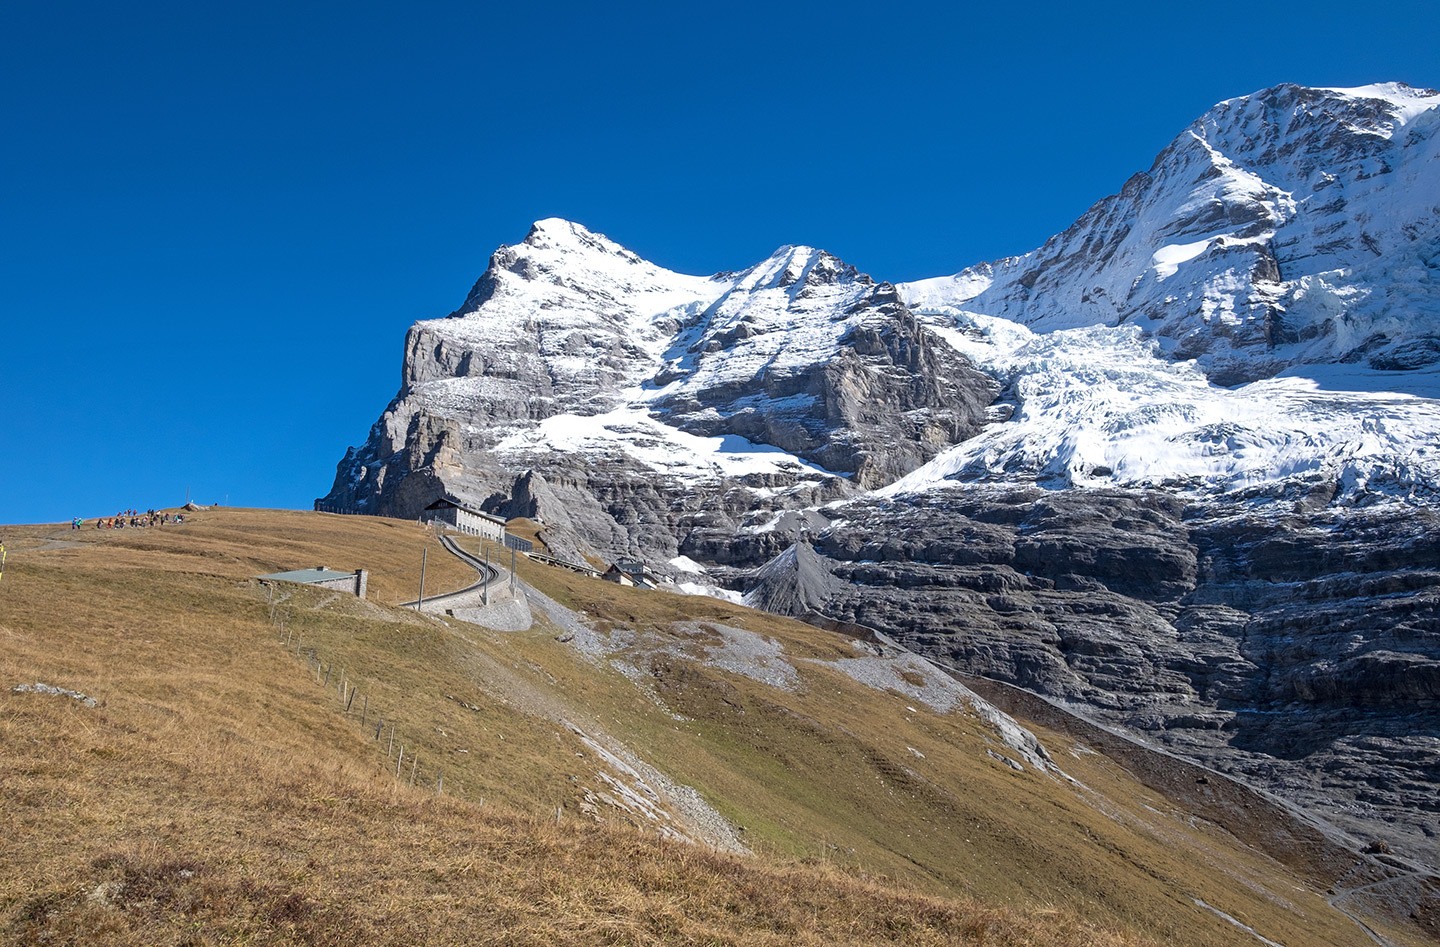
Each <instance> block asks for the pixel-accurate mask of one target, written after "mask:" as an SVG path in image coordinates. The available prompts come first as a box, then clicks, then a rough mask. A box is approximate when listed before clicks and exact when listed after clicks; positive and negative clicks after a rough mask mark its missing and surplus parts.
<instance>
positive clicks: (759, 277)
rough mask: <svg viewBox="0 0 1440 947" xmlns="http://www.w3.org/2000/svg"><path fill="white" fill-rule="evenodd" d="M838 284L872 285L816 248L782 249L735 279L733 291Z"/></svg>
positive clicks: (785, 247)
mask: <svg viewBox="0 0 1440 947" xmlns="http://www.w3.org/2000/svg"><path fill="white" fill-rule="evenodd" d="M840 283H858V284H861V285H866V286H869V285H872V284H873V283H874V280H872V279H871V278H870V277H869V276H867V275H866V274H864V273H861V272H860V271H859V270H858V269H856V268H855V267H854V266H851V265H850V264H849V263H846V262H844V261H843V260H841V259H839V258H837V257H835V256H834V255H832V254H830V253H828V252H826V251H824V250H817V249H816V248H815V247H804V246H784V247H781V248H780V249H778V250H776V251H775V252H774V253H772V254H770V256H769V257H768V258H766V259H764V260H762V261H761V262H759V263H757V264H755V265H754V266H752V267H750V268H749V269H747V270H742V271H741V272H740V273H739V274H737V275H736V277H735V288H736V289H738V290H742V291H745V292H752V291H754V290H759V289H785V288H788V287H791V286H797V287H799V288H800V289H804V288H805V287H811V286H834V285H837V284H840Z"/></svg>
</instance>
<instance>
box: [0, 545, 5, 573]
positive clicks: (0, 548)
mask: <svg viewBox="0 0 1440 947" xmlns="http://www.w3.org/2000/svg"><path fill="white" fill-rule="evenodd" d="M3 578H5V544H4V543H0V579H3Z"/></svg>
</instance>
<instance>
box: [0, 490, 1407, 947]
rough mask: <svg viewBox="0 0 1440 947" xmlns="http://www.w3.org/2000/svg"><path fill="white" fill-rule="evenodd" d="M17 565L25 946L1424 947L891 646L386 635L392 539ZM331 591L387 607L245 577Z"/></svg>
mask: <svg viewBox="0 0 1440 947" xmlns="http://www.w3.org/2000/svg"><path fill="white" fill-rule="evenodd" d="M6 536H7V539H8V540H10V544H11V546H12V549H15V550H17V552H16V554H15V555H13V556H12V558H11V560H10V567H9V568H7V571H6V576H5V582H6V585H5V594H6V599H5V601H6V610H5V612H4V614H3V618H0V637H3V639H4V640H5V641H6V642H7V647H6V648H5V649H3V650H0V680H3V681H4V687H3V688H0V711H3V712H0V735H3V737H4V739H0V760H3V762H4V765H3V766H0V800H3V802H4V811H5V813H6V819H5V821H4V823H3V828H0V832H3V833H4V834H5V838H6V851H7V856H8V857H7V858H6V859H4V861H3V863H0V939H5V940H7V941H13V942H16V943H38V942H72V943H91V942H100V941H103V942H106V943H156V942H169V941H176V940H182V939H186V938H189V939H197V940H213V941H217V942H222V941H243V940H263V941H265V942H267V943H268V942H276V943H290V942H294V943H346V942H349V941H351V940H353V939H355V938H356V937H357V936H358V937H361V938H363V939H364V940H366V941H372V942H375V943H419V942H427V943H434V942H487V941H493V942H505V943H536V944H540V943H594V942H595V941H596V940H614V941H617V942H627V943H646V944H658V943H673V942H686V941H697V942H719V943H760V944H779V943H809V944H821V943H895V942H900V943H929V944H933V943H986V944H996V943H999V944H1017V945H1019V944H1030V945H1037V947H1043V945H1047V944H1057V945H1058V944H1081V943H1083V944H1117V945H1120V944H1134V943H1145V942H1164V943H1171V944H1178V945H1191V944H1193V945H1201V944H1205V945H1211V944H1235V945H1244V944H1251V943H1254V942H1255V936H1256V935H1257V934H1258V935H1259V936H1262V937H1268V938H1269V939H1270V940H1272V941H1273V942H1279V943H1294V944H1298V943H1305V944H1316V945H1325V944H1334V945H1361V944H1369V943H1372V941H1371V940H1370V939H1369V937H1368V936H1367V934H1366V933H1365V930H1364V929H1363V928H1362V927H1361V926H1359V924H1357V923H1356V922H1355V921H1354V920H1353V919H1352V918H1351V917H1350V916H1347V914H1346V913H1344V911H1350V912H1352V913H1353V914H1355V915H1356V916H1357V917H1359V918H1361V919H1362V920H1363V922H1364V923H1365V924H1366V925H1369V926H1371V927H1373V928H1374V929H1376V930H1378V931H1380V932H1381V933H1382V934H1383V935H1384V936H1386V937H1387V938H1389V939H1390V940H1391V942H1392V943H1395V944H1418V943H1423V942H1424V939H1425V937H1426V933H1425V931H1424V929H1423V928H1421V927H1418V926H1417V925H1416V924H1415V923H1414V921H1413V920H1411V919H1409V918H1408V917H1407V913H1408V912H1410V911H1423V910H1426V907H1425V906H1426V904H1428V903H1429V902H1428V901H1427V898H1432V897H1433V896H1434V892H1431V893H1429V894H1427V892H1426V891H1425V889H1424V888H1423V884H1424V881H1423V879H1418V878H1417V876H1415V875H1414V874H1413V873H1411V872H1409V871H1407V870H1406V869H1405V868H1404V867H1403V865H1402V864H1401V863H1399V862H1398V861H1396V860H1394V859H1386V858H1383V857H1376V856H1373V855H1364V854H1361V853H1358V852H1356V851H1353V850H1350V849H1347V848H1346V846H1345V845H1344V844H1343V843H1342V842H1341V841H1337V840H1336V839H1335V838H1333V837H1331V836H1328V835H1327V834H1326V833H1325V832H1324V831H1322V830H1321V829H1320V828H1319V827H1317V826H1315V825H1312V824H1310V823H1308V822H1306V821H1305V820H1303V819H1299V818H1296V817H1294V815H1293V814H1292V813H1290V812H1288V811H1287V810H1286V809H1285V807H1284V806H1283V805H1280V804H1278V803H1277V802H1276V801H1274V800H1270V799H1266V798H1265V797H1263V796H1260V795H1257V794H1254V793H1246V792H1244V791H1243V790H1242V789H1241V788H1240V787H1236V786H1233V785H1231V784H1229V783H1228V781H1226V780H1224V779H1223V778H1222V777H1220V776H1219V775H1217V774H1213V773H1211V774H1208V776H1204V775H1200V774H1199V771H1193V770H1189V769H1186V768H1184V767H1180V766H1178V765H1177V766H1176V767H1175V771H1176V774H1177V776H1178V780H1177V785H1178V786H1180V788H1182V789H1183V788H1185V786H1184V784H1189V786H1190V787H1193V791H1192V793H1191V794H1190V796H1193V802H1194V805H1193V807H1192V799H1191V797H1190V796H1187V795H1186V794H1182V793H1175V794H1172V795H1169V796H1167V795H1165V794H1163V793H1160V792H1157V791H1155V790H1154V789H1152V788H1150V787H1149V786H1148V785H1146V784H1142V783H1141V782H1139V781H1137V780H1136V779H1135V778H1133V777H1132V776H1131V775H1130V774H1129V772H1128V771H1127V768H1126V767H1123V766H1119V765H1116V764H1115V763H1113V762H1111V761H1110V760H1108V759H1106V758H1105V757H1104V756H1102V755H1100V754H1099V753H1097V752H1095V750H1094V749H1093V748H1092V746H1091V744H1092V743H1093V742H1094V741H1093V740H1092V739H1090V738H1075V737H1062V736H1060V735H1058V734H1055V733H1051V732H1049V731H1046V730H1039V731H1036V732H1034V733H1029V732H1026V731H1025V730H1024V729H1022V728H1021V727H1020V726H1018V725H1017V724H1016V723H1015V722H1014V721H1012V720H1009V719H1008V718H1005V717H1004V716H1003V715H1000V714H998V713H996V712H995V711H994V710H993V709H992V708H991V707H989V706H988V705H987V704H986V703H985V702H984V701H981V700H979V699H977V698H976V697H975V696H974V695H973V694H972V693H970V692H969V691H967V690H966V689H965V688H964V687H962V686H960V685H958V684H957V683H955V682H954V681H952V680H950V679H948V678H947V677H946V676H945V675H944V674H942V673H940V672H939V671H938V670H937V669H936V668H935V667H934V666H933V665H931V664H929V663H928V662H926V661H924V660H922V659H920V658H918V657H916V656H915V655H913V654H909V653H907V652H905V651H904V650H903V649H900V648H898V647H896V646H894V645H893V644H889V643H886V642H884V641H880V640H864V639H852V638H847V637H844V636H838V635H834V634H831V633H827V632H822V631H820V630H818V629H815V628H812V627H810V626H808V625H804V624H800V623H798V622H793V621H790V620H786V619H782V618H779V617H776V616H773V615H767V614H763V613H758V612H754V611H750V610H748V609H745V608H742V607H739V606H735V605H732V604H729V603H724V602H719V601H716V600H714V599H710V598H705V597H695V596H679V595H671V594H666V593H663V592H650V593H646V592H641V591H638V590H633V589H623V588H620V587H617V586H614V585H611V584H609V583H605V582H601V581H599V580H594V579H589V578H585V577H582V576H578V575H574V574H572V573H570V572H567V571H564V570H561V569H554V568H550V567H545V566H541V565H538V564H532V563H527V562H525V561H524V560H523V559H522V560H521V575H522V579H523V582H524V587H525V592H526V600H527V602H528V604H529V609H530V611H531V612H532V615H533V624H532V625H531V626H530V627H529V628H528V629H526V630H508V631H504V632H492V631H490V630H488V629H486V628H484V627H480V626H476V625H472V624H468V623H465V622H462V621H457V620H454V619H453V618H450V617H449V616H446V615H445V614H444V613H443V610H442V611H438V612H437V613H433V614H418V613H416V612H415V611H414V610H412V609H409V608H398V607H395V606H393V604H391V602H392V600H393V599H395V598H399V597H403V596H404V595H406V594H408V592H407V591H406V590H408V589H409V588H410V587H413V584H414V582H415V580H416V579H417V577H418V576H417V571H418V568H419V563H420V550H421V548H422V547H423V546H424V544H425V543H426V542H427V541H429V542H430V543H431V544H432V546H433V537H431V536H430V535H429V534H428V532H427V531H426V530H424V529H422V528H421V527H419V526H417V525H416V524H414V523H413V522H403V521H396V520H384V519H378V518H372V517H333V516H322V515H317V514H303V513H276V512H269V511H251V510H223V511H208V512H204V513H200V514H196V515H195V516H194V517H192V518H191V519H190V521H189V522H187V524H186V525H185V526H183V527H177V528H175V529H173V530H167V531H164V532H161V531H144V530H135V531H124V532H121V533H108V532H107V533H97V532H93V531H90V532H85V533H83V534H80V535H76V534H72V533H71V532H70V531H69V530H68V529H61V530H58V531H50V530H46V531H34V532H33V534H31V535H28V536H17V534H16V532H15V531H12V530H10V529H7V530H6ZM432 551H433V550H432ZM317 559H319V560H321V561H327V562H331V563H335V564H345V565H349V564H368V565H372V566H373V567H374V568H375V570H376V578H377V580H379V581H377V584H376V587H375V588H376V598H377V599H378V600H375V599H372V600H370V601H358V600H356V599H353V598H351V597H349V596H346V595H340V594H336V593H333V592H330V591H327V590H320V589H307V588H303V587H290V586H283V585H281V586H273V587H266V586H265V585H262V584H260V583H257V582H256V581H255V580H254V579H253V576H254V575H255V574H256V573H259V572H268V571H271V570H272V569H274V568H275V567H276V565H277V564H295V563H296V561H297V560H298V561H299V562H311V561H315V560H317ZM430 562H431V565H432V567H434V566H440V565H443V564H444V562H445V560H444V559H437V557H436V556H433V555H432V556H431V557H430ZM450 581H451V582H452V583H455V584H458V582H459V581H463V580H457V579H456V577H455V576H454V575H453V574H452V575H451V576H450ZM35 681H43V682H46V683H49V684H53V685H56V686H58V687H59V688H64V689H67V690H73V691H77V692H84V694H86V695H88V697H89V698H90V701H89V702H81V701H79V700H75V699H73V698H71V697H69V696H67V695H66V694H65V693H64V692H63V691H62V692H50V693H47V692H44V691H37V690H34V689H30V688H29V687H28V686H27V687H20V688H14V684H15V683H17V682H18V683H21V684H24V685H29V684H31V683H32V682H35ZM357 694H358V696H357ZM377 719H378V720H379V721H381V723H380V724H378V725H377ZM382 736H383V738H382ZM1127 765H1128V764H1127ZM1197 775H1198V776H1199V777H1200V779H1203V780H1204V782H1203V783H1202V782H1198V781H1197ZM397 776H398V778H397ZM1207 799H1208V800H1209V802H1208V803H1207V801H1206V800H1207ZM1217 801H1218V802H1220V803H1223V804H1219V805H1216V804H1214V803H1216V802H1217ZM681 838H688V839H692V840H697V841H708V842H709V843H710V844H711V846H714V848H713V849H712V848H711V847H709V846H703V845H698V844H675V840H677V839H681ZM667 840H668V841H667ZM737 848H738V849H745V850H748V851H749V852H750V853H751V854H746V855H739V856H737V855H734V854H726V853H725V849H731V850H734V849H737ZM714 849H720V850H719V851H716V850H714ZM1330 889H1333V890H1330ZM1331 899H1336V900H1337V902H1338V907H1337V906H1333V905H1332V904H1331V903H1330V901H1331ZM1341 908H1343V909H1344V910H1343V911H1342V910H1341ZM1252 932H1253V933H1252Z"/></svg>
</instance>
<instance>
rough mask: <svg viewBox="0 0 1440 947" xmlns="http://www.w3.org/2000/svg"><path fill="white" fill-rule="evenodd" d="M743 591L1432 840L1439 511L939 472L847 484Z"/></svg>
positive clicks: (1418, 845) (1439, 713)
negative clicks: (835, 503) (888, 486)
mask: <svg viewBox="0 0 1440 947" xmlns="http://www.w3.org/2000/svg"><path fill="white" fill-rule="evenodd" d="M834 512H836V513H838V514H840V515H843V516H844V519H843V520H838V521H836V522H834V523H833V524H831V525H830V526H828V527H826V528H825V529H823V530H820V531H818V532H815V533H813V534H812V535H811V536H810V537H809V542H808V543H806V544H801V545H797V546H796V547H793V548H792V549H791V550H787V551H786V553H784V554H783V555H781V556H778V557H776V558H775V559H774V560H773V561H772V562H770V563H769V564H767V565H766V566H765V567H764V568H763V569H761V570H759V571H758V572H756V573H755V575H754V579H753V584H752V586H751V589H750V592H749V596H748V599H747V600H748V601H749V602H750V603H751V604H754V605H756V606H759V607H767V608H771V609H775V610H780V611H784V612H786V613H788V614H794V615H812V616H813V615H816V614H819V615H823V616H825V617H827V618H830V619H834V620H838V621H843V622H851V623H855V624H860V625H864V626H868V627H872V628H875V629H878V630H881V631H884V632H887V633H889V634H891V635H893V636H895V637H897V638H899V639H901V640H902V641H903V642H904V643H905V644H906V645H907V646H909V647H910V648H912V649H913V650H917V651H920V652H922V653H924V654H926V655H927V656H930V657H932V658H935V659H937V660H940V661H942V662H945V663H948V664H950V665H951V666H953V667H956V668H960V669H964V670H966V671H967V672H970V673H978V674H982V675H985V676H987V677H993V678H996V679H999V680H1003V681H1006V682H1009V683H1014V684H1019V685H1021V686H1023V687H1027V688H1030V689H1032V690H1036V691H1039V692H1041V693H1044V694H1048V695H1051V696H1053V697H1056V698H1060V699H1062V700H1064V701H1066V702H1068V703H1070V704H1072V705H1075V706H1077V707H1081V708H1083V709H1084V710H1083V712H1084V713H1085V714H1086V715H1088V716H1092V717H1095V718H1097V719H1099V720H1101V721H1103V722H1105V723H1108V724H1112V725H1119V726H1123V727H1126V728H1128V729H1130V730H1131V731H1132V732H1138V733H1140V734H1141V735H1143V736H1144V737H1145V738H1146V739H1148V740H1150V741H1152V742H1154V743H1157V744H1159V745H1162V746H1164V747H1166V748H1168V749H1171V750H1175V751H1178V752H1181V753H1184V754H1187V755H1191V756H1196V757H1199V758H1202V759H1205V760H1207V761H1209V762H1210V763H1211V764H1212V765H1216V766H1218V767H1220V768H1222V769H1224V770H1226V771H1228V772H1232V773H1235V774H1237V775H1243V776H1246V777H1249V778H1250V779H1251V780H1253V781H1256V782H1258V783H1260V784H1262V785H1265V786H1269V787H1271V788H1278V789H1283V791H1284V794H1285V795H1286V797H1287V798H1292V799H1297V800H1303V802H1304V803H1305V804H1307V805H1309V806H1311V807H1314V808H1317V809H1319V810H1322V811H1324V812H1326V813H1327V815H1329V817H1330V818H1331V819H1332V820H1334V821H1336V822H1338V823H1340V824H1342V825H1344V826H1346V827H1347V828H1349V829H1351V830H1352V831H1354V832H1356V833H1359V834H1361V835H1362V836H1366V837H1381V838H1385V839H1387V840H1388V841H1389V842H1390V843H1391V844H1395V845H1399V846H1402V847H1404V848H1406V849H1407V850H1409V851H1412V852H1423V853H1425V854H1426V856H1427V857H1429V858H1432V859H1433V858H1434V857H1435V856H1436V855H1437V854H1440V839H1437V837H1436V834H1435V833H1436V828H1435V826H1436V818H1437V813H1440V795H1437V793H1436V791H1435V790H1436V786H1437V785H1440V660H1437V659H1440V512H1437V511H1436V510H1434V509H1424V510H1414V511H1411V512H1410V515H1409V516H1408V517H1406V518H1405V519H1404V520H1397V518H1396V516H1395V511H1394V510H1393V509H1377V510H1362V511H1354V510H1351V511H1337V510H1334V509H1329V508H1323V509H1320V510H1311V511H1298V512H1297V511H1289V512H1285V513H1278V512H1276V511H1274V510H1269V511H1265V510H1246V509H1238V510H1237V509H1235V508H1232V507H1229V506H1226V505H1217V506H1210V505H1200V504H1187V503H1184V502H1182V501H1180V500H1179V499H1178V498H1176V497H1175V496H1174V495H1172V494H1169V493H1164V492H1132V491H1114V490H1066V491H1058V492H1057V491H1044V490H1039V489H1036V488H1034V487H1010V488H1005V487H956V488H952V489H949V490H944V491H934V492H932V493H930V494H928V495H926V496H924V497H909V498H905V499H904V500H898V501H891V500H882V499H878V498H868V499H863V500H857V501H855V502H853V503H850V504H847V505H846V506H844V507H842V508H839V509H838V510H835V511H834Z"/></svg>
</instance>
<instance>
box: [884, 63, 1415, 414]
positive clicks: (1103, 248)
mask: <svg viewBox="0 0 1440 947" xmlns="http://www.w3.org/2000/svg"><path fill="white" fill-rule="evenodd" d="M1437 130H1440V94H1436V93H1433V92H1430V91H1428V90H1422V89H1415V88H1411V87H1409V86H1406V85H1403V84H1400V83H1385V84H1381V85H1374V86H1363V87H1359V88H1354V89H1312V88H1306V87H1303V86H1297V85H1280V86H1275V87H1273V88H1270V89H1264V90H1262V91H1260V92H1256V93H1254V94H1251V95H1247V96H1241V97H1239V98H1234V99H1228V100H1226V101H1224V102H1221V103H1219V104H1218V105H1216V106H1215V107H1214V108H1212V109H1210V110H1209V111H1208V112H1206V113H1205V114H1204V115H1203V116H1201V117H1200V118H1199V119H1197V120H1196V121H1195V122H1194V123H1192V124H1191V126H1190V127H1189V128H1188V129H1186V130H1185V131H1184V132H1182V133H1181V134H1180V135H1179V136H1178V137H1177V138H1176V139H1175V140H1174V141H1173V142H1172V143H1171V144H1170V145H1169V147H1167V148H1166V149H1165V150H1164V151H1162V152H1161V153H1160V155H1159V156H1158V157H1157V158H1156V159H1155V161H1154V163H1153V165H1152V166H1151V168H1150V170H1149V171H1148V172H1146V173H1143V174H1136V175H1133V176H1132V177H1131V178H1130V179H1129V180H1128V181H1127V182H1126V183H1125V186H1124V188H1122V189H1121V190H1120V191H1119V193H1117V194H1115V195H1113V196H1111V197H1107V198H1105V199H1103V200H1101V201H1099V202H1097V203H1096V204H1095V205H1094V206H1093V207H1091V208H1090V210H1089V211H1087V212H1086V213H1085V215H1084V216H1082V217H1081V218H1080V219H1079V220H1077V221H1076V222H1075V223H1074V224H1073V225H1072V226H1071V227H1070V228H1069V229H1067V230H1066V231H1065V232H1063V233H1061V234H1058V235H1056V236H1055V237H1053V238H1051V239H1050V240H1049V241H1047V242H1046V244H1045V245H1044V246H1043V247H1040V248H1039V249H1037V250H1034V251H1032V252H1030V253H1027V254H1025V255H1024V256H1021V257H1016V258H1012V259H1008V260H1002V261H999V262H997V263H995V264H993V265H992V266H991V267H989V268H988V269H987V268H975V267H972V268H971V269H969V270H966V271H962V272H961V273H960V274H959V275H957V276H954V277H948V278H941V279H937V280H925V281H921V282H918V283H914V284H909V285H907V286H902V287H901V288H900V290H901V295H902V297H903V298H904V299H905V300H906V301H907V303H908V304H909V305H911V306H912V307H915V308H919V309H923V310H925V311H927V312H929V313H931V314H933V315H941V316H943V315H945V314H947V313H948V314H950V315H951V316H953V315H954V314H956V313H973V314H982V315H986V316H995V317H1001V318H1004V319H1008V320H1011V321H1013V322H1018V323H1021V324H1023V325H1026V326H1028V327H1030V328H1031V329H1032V330H1035V331H1037V332H1041V333H1047V332H1055V331H1061V330H1070V329H1079V328H1084V327H1090V326H1116V325H1120V324H1122V323H1129V324H1134V325H1138V326H1140V327H1141V328H1142V329H1143V330H1144V331H1145V332H1146V333H1147V334H1148V335H1149V336H1151V337H1153V338H1155V339H1156V340H1158V342H1159V343H1160V345H1161V347H1162V348H1163V350H1164V351H1166V352H1167V353H1169V354H1170V355H1171V356H1173V357H1175V358H1178V359H1191V358H1193V359H1196V360H1197V362H1198V363H1199V366H1200V367H1201V369H1202V370H1203V371H1204V372H1205V374H1206V375H1207V376H1208V377H1209V378H1210V380H1212V381H1214V382H1216V383H1218V384H1222V385H1233V384H1236V383H1239V382H1245V381H1252V380H1255V379H1259V378H1267V377H1271V376H1273V375H1275V374H1276V373H1278V372H1281V371H1284V370H1285V369H1287V368H1289V367H1292V366H1295V365H1299V364H1315V363H1327V362H1336V361H1365V362H1368V363H1369V364H1370V365H1372V366H1373V367H1375V368H1379V369H1383V370H1391V369H1393V368H1402V369H1403V368H1411V369H1413V368H1417V367H1420V366H1422V365H1425V364H1429V363H1430V362H1433V361H1435V360H1436V355H1437V353H1440V341H1437V342H1435V343H1434V344H1432V343H1431V342H1429V341H1425V340H1426V339H1435V338H1440V303H1437V301H1436V298H1435V294H1434V292H1433V289H1432V288H1431V287H1433V285H1435V282H1436V280H1437V279H1440V215H1437V214H1436V213H1435V212H1434V210H1433V208H1435V207H1437V206H1440V133H1437Z"/></svg>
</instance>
